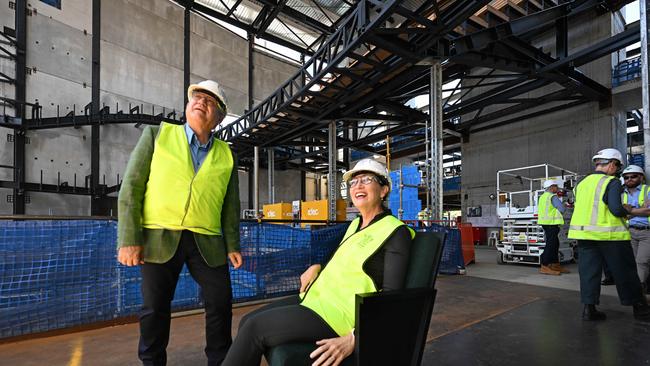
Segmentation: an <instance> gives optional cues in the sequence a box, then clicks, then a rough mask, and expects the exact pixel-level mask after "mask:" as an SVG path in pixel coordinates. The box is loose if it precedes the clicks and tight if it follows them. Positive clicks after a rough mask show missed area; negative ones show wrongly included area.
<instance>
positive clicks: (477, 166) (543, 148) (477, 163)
mask: <svg viewBox="0 0 650 366" xmlns="http://www.w3.org/2000/svg"><path fill="white" fill-rule="evenodd" d="M575 23H578V22H571V23H570V29H569V47H570V51H569V54H571V53H572V52H575V51H577V50H579V49H581V48H583V47H586V46H587V45H589V44H593V43H594V42H596V41H598V40H600V39H602V38H605V37H608V36H610V35H611V33H612V31H613V25H612V19H611V15H609V14H606V15H603V16H601V17H599V18H597V19H593V20H592V21H590V22H582V24H581V25H580V26H577V27H576V26H573V25H572V24H575ZM536 46H539V47H542V48H543V50H544V51H546V52H551V53H552V54H554V52H555V42H554V34H552V33H550V34H548V35H545V36H544V37H542V38H540V39H539V42H537V44H536ZM611 68H612V58H611V57H609V56H606V57H603V58H601V59H598V60H596V61H594V62H592V63H590V64H588V65H585V66H584V67H580V71H582V72H583V73H584V74H586V75H587V76H589V77H591V78H592V79H594V80H596V81H598V82H600V83H601V84H603V85H605V86H608V87H609V86H611ZM554 88H556V87H555V86H552V85H551V86H548V87H546V88H544V90H541V91H539V92H533V93H528V94H527V95H525V96H523V97H535V96H538V95H540V94H545V93H548V92H551V91H553V90H554ZM546 108H548V106H546ZM488 109H492V110H493V109H495V107H492V108H486V111H485V112H484V113H488V112H489V111H488ZM527 113H530V111H527ZM508 117H512V116H508ZM625 136H626V125H625V119H624V114H622V113H621V112H620V111H617V110H615V109H613V108H604V109H600V108H599V105H598V103H589V104H586V105H582V106H578V107H575V108H572V109H568V110H564V111H560V112H556V113H552V114H547V115H544V116H542V117H538V118H532V119H528V120H526V121H523V122H517V123H514V124H510V125H505V126H502V127H498V128H494V129H490V130H486V131H481V132H477V133H472V134H471V135H470V139H469V141H468V142H466V143H463V144H462V159H463V173H462V188H461V192H462V193H461V200H462V211H463V215H464V216H463V220H464V221H465V222H470V223H472V224H473V225H475V226H487V227H496V226H499V225H500V221H499V220H498V218H497V217H496V201H495V200H491V199H490V198H489V195H490V194H491V193H495V192H496V172H497V171H498V170H502V169H510V168H518V167H523V166H530V165H535V164H541V163H550V164H553V165H557V166H560V167H563V168H566V169H569V170H572V171H577V172H578V173H581V174H587V173H588V172H589V171H590V169H591V164H590V160H591V157H592V156H593V154H594V152H596V151H597V150H599V149H601V148H604V147H616V148H619V149H621V151H624V149H625V145H626V139H625ZM476 206H481V207H482V216H481V217H475V218H468V217H466V216H465V214H466V212H467V208H468V207H476Z"/></svg>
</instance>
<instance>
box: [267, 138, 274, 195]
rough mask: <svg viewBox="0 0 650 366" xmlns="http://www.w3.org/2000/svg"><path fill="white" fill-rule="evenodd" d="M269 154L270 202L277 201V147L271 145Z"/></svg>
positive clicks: (268, 150)
mask: <svg viewBox="0 0 650 366" xmlns="http://www.w3.org/2000/svg"><path fill="white" fill-rule="evenodd" d="M266 152H267V156H268V159H267V161H268V175H269V203H275V149H273V148H272V147H269V148H268V149H267V150H266Z"/></svg>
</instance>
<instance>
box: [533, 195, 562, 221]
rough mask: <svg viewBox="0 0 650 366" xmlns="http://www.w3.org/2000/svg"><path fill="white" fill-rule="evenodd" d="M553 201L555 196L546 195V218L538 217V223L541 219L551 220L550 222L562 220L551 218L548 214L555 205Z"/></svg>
mask: <svg viewBox="0 0 650 366" xmlns="http://www.w3.org/2000/svg"><path fill="white" fill-rule="evenodd" d="M552 201H553V196H552V195H546V207H544V216H542V217H538V218H537V220H538V221H539V220H540V219H541V220H549V221H550V220H555V219H558V218H560V217H556V216H551V215H549V213H548V210H549V208H550V206H552V205H553V202H552Z"/></svg>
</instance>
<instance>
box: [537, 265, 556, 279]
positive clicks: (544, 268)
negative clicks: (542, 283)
mask: <svg viewBox="0 0 650 366" xmlns="http://www.w3.org/2000/svg"><path fill="white" fill-rule="evenodd" d="M539 273H541V274H547V275H556V276H559V275H560V271H556V270H554V269H553V268H551V267H549V266H545V265H543V264H542V266H541V267H539Z"/></svg>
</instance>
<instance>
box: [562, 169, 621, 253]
mask: <svg viewBox="0 0 650 366" xmlns="http://www.w3.org/2000/svg"><path fill="white" fill-rule="evenodd" d="M612 179H615V178H614V177H611V176H607V175H604V174H591V175H588V176H587V177H585V179H583V180H582V181H581V182H580V183H578V185H577V186H576V188H575V196H576V197H575V200H576V201H575V208H574V210H573V216H572V217H571V223H570V225H569V235H568V237H569V238H570V239H584V240H601V241H614V240H630V232H629V230H628V228H627V225H626V224H625V219H624V218H622V217H616V216H614V215H613V214H612V213H611V212H610V211H609V208H608V207H607V205H606V204H605V203H604V202H603V197H604V196H605V190H606V188H607V184H609V182H610V181H611V180H612Z"/></svg>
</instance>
